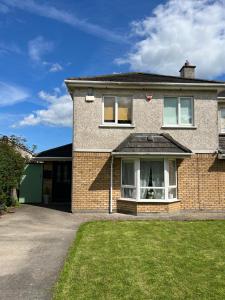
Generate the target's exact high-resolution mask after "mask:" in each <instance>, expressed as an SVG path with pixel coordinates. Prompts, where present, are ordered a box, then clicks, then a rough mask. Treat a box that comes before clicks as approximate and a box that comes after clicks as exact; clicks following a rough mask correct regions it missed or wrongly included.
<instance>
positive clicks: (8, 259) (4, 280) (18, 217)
mask: <svg viewBox="0 0 225 300" xmlns="http://www.w3.org/2000/svg"><path fill="white" fill-rule="evenodd" d="M99 219H107V220H115V219H131V220H137V219H165V220H171V219H173V220H191V219H225V213H219V214H218V213H217V214H209V213H194V214H193V213H185V214H151V215H149V216H143V217H134V216H126V215H122V214H113V215H108V214H70V213H66V212H61V211H57V210H53V209H49V208H43V207H38V206H32V205H23V206H22V207H21V208H18V209H17V210H16V213H14V214H7V215H4V216H2V217H0V299H1V300H5V299H7V300H22V299H23V300H36V299H41V300H45V299H51V290H52V287H53V285H54V283H55V281H56V279H57V276H58V273H59V270H60V269H61V267H62V265H63V262H64V259H65V257H66V254H67V251H68V248H69V246H70V244H71V242H72V241H73V239H74V237H75V234H76V230H77V229H78V227H79V225H80V224H81V223H82V222H86V221H89V220H99ZM62 300H63V299H62Z"/></svg>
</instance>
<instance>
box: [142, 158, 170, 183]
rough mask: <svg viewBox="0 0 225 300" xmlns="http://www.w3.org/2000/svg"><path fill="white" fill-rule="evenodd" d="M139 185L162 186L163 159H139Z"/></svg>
mask: <svg viewBox="0 0 225 300" xmlns="http://www.w3.org/2000/svg"><path fill="white" fill-rule="evenodd" d="M140 175H141V178H140V180H141V187H150V186H153V187H163V186H164V163H163V161H148V160H141V170H140Z"/></svg>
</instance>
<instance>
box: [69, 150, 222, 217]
mask: <svg viewBox="0 0 225 300" xmlns="http://www.w3.org/2000/svg"><path fill="white" fill-rule="evenodd" d="M110 163H111V157H110V153H96V152H95V153H94V152H74V156H73V189H72V211H73V212H79V211H80V212H82V211H109V198H110V192H109V191H110ZM113 165H114V173H113V210H114V211H117V210H118V211H120V212H122V211H123V212H126V213H132V214H138V213H147V212H171V211H175V210H176V211H179V210H199V209H204V210H225V161H223V160H218V159H217V155H212V154H195V155H193V156H192V157H190V158H185V159H184V160H178V163H177V165H178V198H179V200H180V202H174V203H163V204H162V203H154V204H153V203H136V202H131V201H124V200H119V201H118V199H119V198H120V176H121V175H120V159H115V160H114V164H113Z"/></svg>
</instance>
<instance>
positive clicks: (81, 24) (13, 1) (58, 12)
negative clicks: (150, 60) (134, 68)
mask: <svg viewBox="0 0 225 300" xmlns="http://www.w3.org/2000/svg"><path fill="white" fill-rule="evenodd" d="M2 2H4V3H5V4H7V5H8V6H10V7H15V8H19V9H22V10H25V11H28V12H30V13H33V14H36V15H39V16H42V17H46V18H49V19H52V20H56V21H58V22H61V23H65V24H68V25H70V26H72V27H75V28H78V29H80V30H82V31H84V32H86V33H89V34H92V35H95V36H98V37H100V38H102V39H104V40H108V41H111V42H117V43H126V42H127V39H126V37H124V36H122V35H120V34H117V33H114V32H113V31H111V30H108V29H105V28H103V27H101V26H99V25H96V24H93V23H91V22H88V21H87V20H85V19H79V18H77V17H76V16H75V15H74V14H72V13H69V12H67V11H65V10H62V9H58V8H56V7H55V6H51V5H48V4H40V3H37V2H36V1H33V0H26V1H21V0H2Z"/></svg>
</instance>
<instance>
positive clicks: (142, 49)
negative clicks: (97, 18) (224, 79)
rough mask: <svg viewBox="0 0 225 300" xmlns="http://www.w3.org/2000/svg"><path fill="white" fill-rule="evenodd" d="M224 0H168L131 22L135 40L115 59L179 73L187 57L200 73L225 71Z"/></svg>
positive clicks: (212, 74) (134, 67)
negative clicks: (126, 51) (133, 43)
mask: <svg viewBox="0 0 225 300" xmlns="http://www.w3.org/2000/svg"><path fill="white" fill-rule="evenodd" d="M224 24H225V1H224V0H216V1H212V0H185V1H184V0H170V1H167V3H166V4H164V5H158V6H157V7H156V8H155V9H154V11H153V14H152V16H150V17H147V18H145V19H144V20H141V21H137V22H133V23H132V30H131V32H132V34H133V36H134V37H135V38H137V39H138V41H137V42H136V43H135V45H134V47H133V48H132V49H131V50H130V52H129V53H128V54H127V55H126V56H125V57H122V58H119V59H117V60H116V62H117V63H118V64H129V65H130V69H131V70H138V71H144V72H154V73H164V74H173V75H178V71H179V67H181V66H182V65H183V63H184V62H185V60H186V59H188V60H189V61H190V62H191V63H193V64H196V65H197V70H196V71H197V75H198V76H199V77H207V78H212V77H216V76H219V75H222V74H224V73H225V51H224V49H225V27H224Z"/></svg>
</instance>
